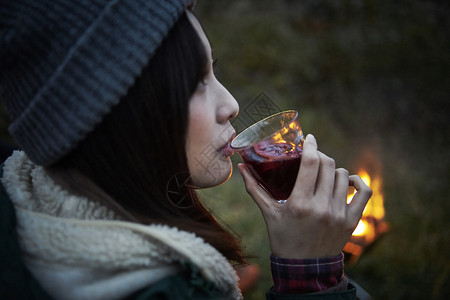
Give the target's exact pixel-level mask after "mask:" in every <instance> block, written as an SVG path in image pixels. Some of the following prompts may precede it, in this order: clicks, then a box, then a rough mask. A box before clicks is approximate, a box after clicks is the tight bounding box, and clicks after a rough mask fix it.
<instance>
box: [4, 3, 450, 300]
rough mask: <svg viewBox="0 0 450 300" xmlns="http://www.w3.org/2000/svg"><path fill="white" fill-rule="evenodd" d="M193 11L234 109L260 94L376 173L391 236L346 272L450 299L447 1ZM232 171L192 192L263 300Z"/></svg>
mask: <svg viewBox="0 0 450 300" xmlns="http://www.w3.org/2000/svg"><path fill="white" fill-rule="evenodd" d="M195 13H196V15H197V17H198V19H199V20H200V22H201V24H202V25H203V27H204V29H205V31H206V33H207V35H208V37H209V39H210V42H211V44H212V47H213V51H214V56H215V57H216V58H218V59H219V60H218V64H217V66H216V69H215V70H216V75H217V77H218V78H219V80H221V81H222V83H223V84H224V85H225V86H226V87H227V88H228V89H229V91H230V92H231V93H232V94H233V95H234V96H235V98H236V99H237V100H238V101H239V103H240V106H241V110H242V109H245V108H246V107H248V105H250V104H251V103H252V101H253V100H254V99H255V98H256V97H257V96H258V95H260V93H261V92H264V93H265V95H266V96H267V97H269V98H270V99H271V100H272V101H273V102H274V103H275V104H276V106H277V107H278V108H280V109H283V110H284V109H296V110H298V111H299V113H300V121H301V123H302V126H303V129H304V131H305V133H313V134H314V135H315V136H316V138H317V140H318V143H319V148H320V150H321V151H322V152H324V153H326V154H328V155H329V156H331V157H333V158H335V160H336V164H337V166H338V167H345V168H347V169H348V170H349V171H350V172H352V173H356V172H357V171H358V169H359V168H361V167H364V168H366V169H367V170H368V171H369V173H371V174H372V175H373V174H379V175H381V176H382V178H383V193H384V197H385V208H386V220H387V222H389V225H390V230H389V232H388V233H386V234H385V235H384V236H383V237H382V238H381V239H379V240H377V241H376V243H375V244H374V245H373V246H372V247H370V249H366V251H365V252H364V253H363V255H362V256H361V257H360V259H359V260H358V261H357V262H356V264H354V265H348V266H346V273H347V274H349V276H350V277H352V278H353V279H355V280H356V281H357V282H358V283H359V284H360V285H361V286H363V287H364V288H365V289H366V290H367V291H368V292H369V293H370V294H371V295H372V296H373V297H374V298H375V299H385V300H387V299H450V280H449V275H450V210H449V209H450V190H449V182H450V180H449V174H450V153H449V133H448V131H449V129H450V128H449V121H448V117H449V108H448V106H449V104H450V71H449V70H450V18H449V16H450V9H449V5H448V4H447V1H387V0H381V1H373V0H361V1H357V0H353V1H351V0H347V1H343V0H336V1H321V0H317V1H312V0H306V1H294V0H279V1H273V0H228V1H225V0H215V1H206V0H199V1H198V3H197V5H196V8H195ZM241 115H244V113H243V112H241ZM239 118H240V117H238V120H239ZM240 120H244V119H242V118H241V119H240ZM244 121H248V120H244ZM236 124H238V123H236ZM0 128H1V134H2V139H3V140H6V141H10V140H9V137H8V136H7V134H6V133H5V128H6V121H5V119H4V118H3V117H1V118H0ZM233 162H234V164H236V163H237V162H239V158H238V157H233ZM238 173H239V172H235V173H234V174H233V176H232V177H231V178H230V180H229V181H228V182H227V183H226V184H224V185H221V186H219V187H217V188H213V189H208V190H203V191H200V192H199V193H200V195H201V197H202V199H203V201H204V203H205V204H206V205H207V206H208V207H209V208H210V209H211V210H212V211H213V212H214V213H215V214H216V216H217V218H218V219H220V220H223V221H224V222H225V223H227V224H228V226H229V227H230V228H231V229H232V230H234V232H236V234H238V235H239V236H240V237H241V240H242V243H243V245H244V246H245V249H246V253H247V254H248V255H251V256H255V258H252V259H250V260H249V261H250V262H251V263H256V264H258V265H259V266H260V267H261V271H262V273H261V278H260V280H259V281H258V284H257V286H255V287H254V288H253V289H252V290H250V291H248V292H246V293H245V297H246V299H264V293H265V292H266V290H267V289H268V288H269V287H270V286H271V285H272V280H271V277H270V269H269V265H268V256H269V249H268V241H267V238H266V232H265V225H264V221H263V219H262V217H261V215H260V213H259V211H258V209H257V207H256V205H255V204H254V203H253V200H252V199H251V198H250V197H249V196H248V195H247V194H246V192H245V189H244V186H243V183H242V180H241V177H240V175H239V174H238Z"/></svg>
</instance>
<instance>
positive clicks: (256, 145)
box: [231, 110, 304, 202]
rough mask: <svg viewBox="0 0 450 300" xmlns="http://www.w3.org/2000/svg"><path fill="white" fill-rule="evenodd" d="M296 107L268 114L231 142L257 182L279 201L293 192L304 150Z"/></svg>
mask: <svg viewBox="0 0 450 300" xmlns="http://www.w3.org/2000/svg"><path fill="white" fill-rule="evenodd" d="M297 117H298V113H297V112H296V111H294V110H290V111H285V112H280V113H277V114H275V115H273V116H270V117H267V118H265V119H263V120H261V121H259V122H257V123H255V124H253V125H252V126H250V127H249V128H247V129H245V130H244V131H243V132H241V133H240V134H239V135H238V136H237V137H236V138H235V139H234V140H233V141H232V142H231V147H232V148H233V149H235V150H236V152H237V153H238V154H239V156H240V157H241V158H242V160H243V161H244V163H245V164H246V166H247V167H248V168H249V170H250V172H251V173H252V174H253V176H254V177H255V178H256V179H257V180H258V182H259V183H260V184H261V185H262V186H263V187H264V188H265V189H266V190H267V191H268V192H269V193H270V194H271V195H272V196H273V197H274V198H275V199H277V200H279V202H282V201H284V200H286V199H287V198H288V197H289V195H290V194H291V192H292V189H293V187H294V185H295V181H296V179H297V173H298V170H299V168H300V162H301V158H302V152H303V140H304V138H303V132H302V130H301V127H300V123H299V121H298V118H297Z"/></svg>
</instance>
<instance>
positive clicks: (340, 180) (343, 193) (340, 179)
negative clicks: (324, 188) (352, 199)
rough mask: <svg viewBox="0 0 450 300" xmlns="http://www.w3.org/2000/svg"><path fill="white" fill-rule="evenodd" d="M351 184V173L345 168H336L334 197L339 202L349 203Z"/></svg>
mask: <svg viewBox="0 0 450 300" xmlns="http://www.w3.org/2000/svg"><path fill="white" fill-rule="evenodd" d="M348 186H349V174H348V171H347V170H346V169H344V168H339V169H336V171H335V176H334V190H333V199H337V200H339V202H342V203H345V204H346V203H347V193H348Z"/></svg>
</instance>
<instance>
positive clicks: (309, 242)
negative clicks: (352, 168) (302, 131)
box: [238, 135, 372, 258]
mask: <svg viewBox="0 0 450 300" xmlns="http://www.w3.org/2000/svg"><path fill="white" fill-rule="evenodd" d="M238 167H239V170H240V172H241V174H242V176H243V178H244V183H245V187H246V189H247V192H248V193H249V194H250V196H251V197H252V198H253V200H254V201H255V202H256V204H257V205H258V207H259V208H260V210H261V212H262V215H263V217H264V220H265V222H266V225H267V231H268V234H269V241H270V248H271V251H272V254H273V255H276V256H278V257H283V258H318V257H326V256H334V255H337V254H339V253H341V251H342V249H343V248H344V246H345V244H346V243H347V241H348V240H349V238H350V236H351V234H352V232H353V230H354V229H355V227H356V225H357V224H358V221H359V219H360V218H361V216H362V212H363V210H364V207H365V206H366V204H367V201H368V200H369V198H370V197H371V195H372V190H371V189H370V188H369V187H368V186H367V185H366V184H365V183H364V182H363V181H362V180H361V178H360V177H359V176H357V175H352V176H349V174H348V171H347V170H345V169H342V168H341V169H335V162H334V160H333V159H331V158H329V157H328V156H326V155H325V154H323V153H321V152H320V151H318V150H317V143H316V139H315V138H314V136H312V135H308V136H307V137H306V140H305V142H304V144H303V154H302V162H301V165H300V169H299V172H298V175H297V180H296V183H295V186H294V189H293V190H292V193H291V195H290V196H289V198H288V199H287V201H286V203H284V204H281V203H278V202H277V201H276V200H275V199H274V198H273V197H272V196H271V195H269V194H268V193H267V192H266V191H265V190H264V189H263V188H262V187H261V186H260V185H259V184H258V182H257V181H256V179H255V178H254V177H253V176H252V174H251V173H250V171H249V170H248V169H247V167H246V166H245V165H244V164H239V165H238ZM349 185H350V186H354V187H355V189H356V194H355V195H354V196H353V200H352V201H351V203H350V204H347V190H348V187H349Z"/></svg>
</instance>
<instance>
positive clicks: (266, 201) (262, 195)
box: [238, 163, 277, 212]
mask: <svg viewBox="0 0 450 300" xmlns="http://www.w3.org/2000/svg"><path fill="white" fill-rule="evenodd" d="M238 168H239V172H240V173H241V175H242V178H243V179H244V185H245V189H246V190H247V193H249V195H250V196H251V197H252V198H253V200H254V201H255V203H256V205H258V207H259V209H260V210H261V211H263V212H264V211H266V209H267V208H268V207H270V206H271V205H273V203H277V202H276V200H275V199H274V198H273V197H272V196H271V195H270V194H269V193H267V192H266V190H264V188H262V187H261V186H260V185H259V183H258V181H257V180H256V179H255V177H253V175H252V174H251V173H250V170H249V169H248V168H247V166H246V165H244V164H243V163H239V164H238Z"/></svg>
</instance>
